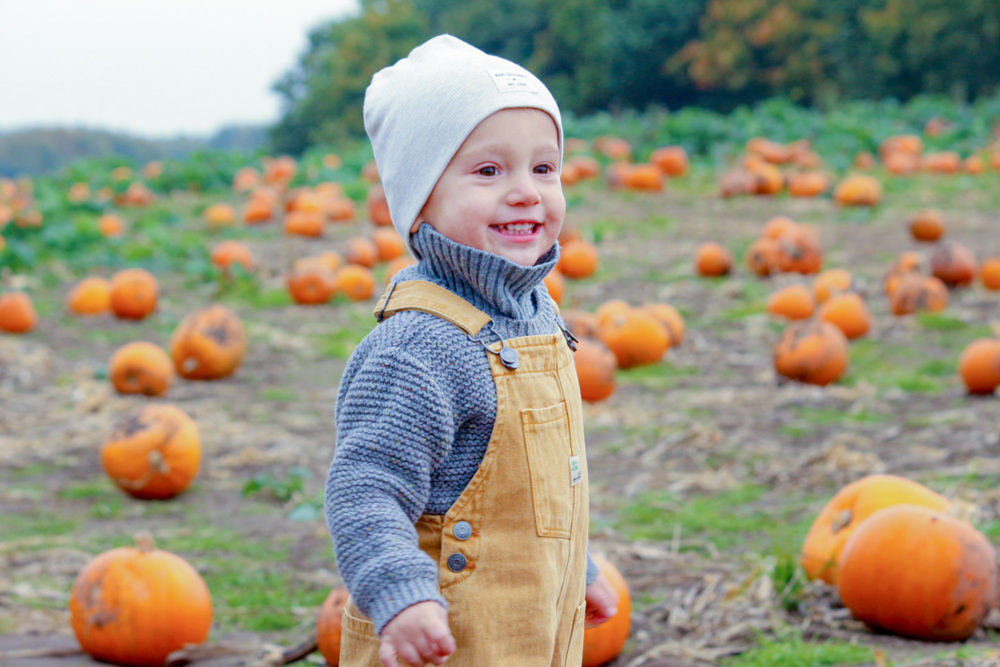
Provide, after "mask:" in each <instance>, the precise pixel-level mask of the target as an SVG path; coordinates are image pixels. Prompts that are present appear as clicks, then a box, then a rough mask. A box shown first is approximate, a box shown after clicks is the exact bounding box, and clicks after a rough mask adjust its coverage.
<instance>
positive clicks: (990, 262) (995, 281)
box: [979, 257, 1000, 290]
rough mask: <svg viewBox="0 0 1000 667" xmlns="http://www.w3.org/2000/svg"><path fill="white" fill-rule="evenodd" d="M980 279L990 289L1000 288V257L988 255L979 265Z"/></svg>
mask: <svg viewBox="0 0 1000 667" xmlns="http://www.w3.org/2000/svg"><path fill="white" fill-rule="evenodd" d="M979 280H980V281H982V283H983V287H985V288H986V289H988V290H1000V257H987V258H986V259H984V260H983V263H982V264H981V265H980V267H979Z"/></svg>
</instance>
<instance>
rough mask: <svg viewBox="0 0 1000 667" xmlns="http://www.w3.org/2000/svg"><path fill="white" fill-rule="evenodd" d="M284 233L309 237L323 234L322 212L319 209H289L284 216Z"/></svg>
mask: <svg viewBox="0 0 1000 667" xmlns="http://www.w3.org/2000/svg"><path fill="white" fill-rule="evenodd" d="M285 233H286V234H289V235H291V236H306V237H309V238H318V237H320V236H323V214H322V213H321V212H320V211H289V212H288V215H286V216H285Z"/></svg>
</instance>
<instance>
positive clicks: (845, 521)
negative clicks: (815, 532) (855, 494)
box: [830, 510, 851, 533]
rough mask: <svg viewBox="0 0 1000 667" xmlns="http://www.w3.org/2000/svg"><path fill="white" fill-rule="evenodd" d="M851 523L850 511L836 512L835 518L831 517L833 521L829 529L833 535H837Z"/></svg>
mask: <svg viewBox="0 0 1000 667" xmlns="http://www.w3.org/2000/svg"><path fill="white" fill-rule="evenodd" d="M850 523H851V510H841V511H839V512H837V514H836V516H834V517H833V521H831V522H830V528H831V529H832V530H833V532H835V533H839V532H840V531H841V530H843V529H844V528H847V526H849V525H850Z"/></svg>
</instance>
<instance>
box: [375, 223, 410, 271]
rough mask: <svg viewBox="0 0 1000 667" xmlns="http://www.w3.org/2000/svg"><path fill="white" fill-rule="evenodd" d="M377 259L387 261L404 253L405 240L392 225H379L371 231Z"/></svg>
mask: <svg viewBox="0 0 1000 667" xmlns="http://www.w3.org/2000/svg"><path fill="white" fill-rule="evenodd" d="M372 241H373V242H374V243H375V250H376V255H377V257H378V261H380V262H389V261H392V260H394V259H396V258H397V257H402V256H403V255H405V254H406V242H405V241H403V237H402V236H400V235H399V233H398V232H397V231H396V230H395V229H393V228H392V227H380V228H378V229H376V230H375V231H374V232H373V233H372Z"/></svg>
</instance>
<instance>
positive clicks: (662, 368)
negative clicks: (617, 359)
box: [618, 352, 701, 390]
mask: <svg viewBox="0 0 1000 667" xmlns="http://www.w3.org/2000/svg"><path fill="white" fill-rule="evenodd" d="M669 357H670V353H669V352H667V358H666V359H665V360H664V361H661V362H660V363H657V364H649V365H646V366H637V367H636V368H629V369H627V370H620V371H619V372H618V381H619V382H621V383H622V384H637V385H640V386H641V387H643V388H644V389H659V390H663V389H671V388H673V387H675V386H677V385H678V384H679V383H680V382H681V381H683V379H684V378H688V377H693V376H695V375H698V373H699V372H701V371H700V369H699V368H698V367H696V366H677V365H675V364H671V363H670V358H669Z"/></svg>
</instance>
